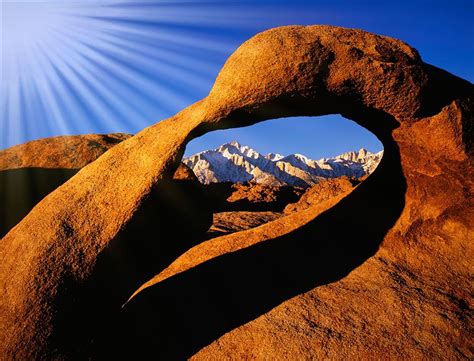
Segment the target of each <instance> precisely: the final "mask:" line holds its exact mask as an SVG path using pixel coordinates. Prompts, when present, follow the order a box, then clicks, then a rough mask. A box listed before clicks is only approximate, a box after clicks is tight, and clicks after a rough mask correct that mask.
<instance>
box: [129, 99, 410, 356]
mask: <svg viewBox="0 0 474 361" xmlns="http://www.w3.org/2000/svg"><path fill="white" fill-rule="evenodd" d="M270 108H271V107H270ZM259 109H260V111H259V112H257V113H253V116H251V117H249V116H248V115H249V114H250V113H247V112H239V114H238V116H237V115H235V114H231V115H230V116H228V117H227V118H226V119H225V120H224V121H222V122H220V123H219V125H218V126H217V127H216V125H215V124H211V126H209V125H208V124H207V125H203V126H201V127H199V128H198V129H197V130H196V132H195V133H194V134H192V135H191V136H190V137H189V139H192V138H195V137H197V136H199V135H202V134H204V133H206V132H208V131H211V130H214V129H215V128H219V129H225V128H231V127H235V126H236V124H239V127H240V126H248V125H252V124H255V123H257V122H260V121H264V120H267V119H269V118H270V117H271V114H270V113H268V112H266V111H263V112H262V107H260V108H259ZM342 109H346V108H342ZM356 109H357V108H355V107H354V108H350V109H349V110H350V111H341V112H340V114H341V115H342V116H344V117H345V118H347V119H349V120H352V121H355V122H356V123H357V124H358V125H360V126H362V127H364V128H366V129H367V130H369V131H371V132H372V133H373V134H375V135H376V137H377V138H378V139H379V140H380V142H381V143H382V144H383V147H384V154H383V157H382V160H381V162H380V164H379V165H378V166H377V168H376V169H375V171H374V172H373V173H372V174H371V175H370V176H369V177H368V178H367V179H366V180H365V181H364V182H362V183H361V184H360V185H358V186H357V187H356V188H355V189H353V190H352V191H351V192H349V193H348V194H347V195H343V196H342V197H341V198H337V199H336V201H335V202H333V203H332V204H330V206H328V207H327V208H326V209H323V210H320V211H319V212H315V213H312V212H308V211H305V210H304V211H298V212H296V213H295V214H294V215H293V216H292V215H289V216H286V217H282V218H280V219H277V220H275V221H273V222H269V223H268V224H266V225H263V226H260V227H256V228H254V229H251V230H248V231H245V232H236V233H235V234H233V235H227V236H225V237H216V238H211V239H210V240H209V241H207V242H205V243H203V245H204V246H203V247H202V248H201V249H202V251H201V252H199V251H198V252H194V253H193V252H192V251H193V249H196V248H193V249H191V250H190V255H189V257H188V258H189V259H192V262H191V263H192V266H189V268H185V269H182V270H179V271H175V272H174V273H173V274H171V275H169V276H167V278H165V279H160V278H159V277H158V279H157V280H156V281H154V280H153V279H152V280H150V281H149V282H148V283H147V286H146V288H142V289H140V290H139V291H138V292H136V293H135V294H134V295H133V297H132V298H131V299H130V301H129V302H128V303H127V306H126V318H127V320H129V322H130V324H133V325H134V332H135V331H136V333H135V334H134V335H132V339H131V340H130V339H127V341H128V342H132V343H133V344H134V343H135V342H136V344H137V345H143V344H146V345H153V347H154V349H156V347H157V345H165V344H166V350H163V352H162V355H163V356H165V357H166V356H170V357H171V356H176V355H178V357H183V358H187V357H191V356H192V355H194V354H195V353H196V352H198V351H199V350H200V349H202V348H203V347H205V346H207V345H209V344H210V343H211V342H213V341H214V340H216V339H218V338H219V337H220V336H222V335H223V334H225V333H227V332H229V331H231V330H233V329H235V328H237V327H239V326H242V325H244V324H245V323H247V322H249V321H251V320H253V319H255V318H257V317H259V316H261V315H263V314H265V313H266V312H268V311H270V310H271V309H272V308H274V307H275V306H277V305H279V304H281V303H282V302H284V301H286V300H289V299H290V298H292V297H294V296H296V295H300V294H302V293H304V292H307V291H309V290H312V289H314V288H316V287H318V286H322V285H328V284H331V283H333V282H336V281H338V280H341V279H342V278H344V277H346V276H347V275H348V274H349V273H350V272H351V271H353V270H354V269H355V268H357V267H358V266H360V265H361V264H362V263H364V262H365V261H366V260H367V259H368V258H369V257H371V256H373V255H374V254H375V252H376V251H377V250H378V248H379V246H380V244H381V242H382V241H383V240H384V238H385V236H386V234H387V232H388V231H389V230H390V229H391V228H392V227H393V225H394V224H395V222H396V221H397V220H398V218H399V216H400V214H401V212H402V210H403V207H404V194H405V192H406V181H405V177H404V174H403V171H402V167H401V161H400V152H399V148H398V145H397V143H396V142H395V141H394V139H393V138H392V130H393V129H395V128H397V127H398V122H397V121H396V120H395V119H394V118H393V117H391V116H390V115H388V114H386V113H384V112H381V111H377V110H367V109H362V108H358V111H356ZM280 110H281V109H280ZM302 113H303V114H302ZM308 113H309V112H308ZM329 113H331V112H329ZM280 114H281V112H280ZM290 114H291V115H295V114H299V115H305V116H308V115H311V116H315V115H321V114H305V113H304V112H301V108H300V109H298V111H288V112H287V114H286V115H290ZM244 115H246V116H247V117H244ZM242 119H251V120H250V121H247V122H246V123H245V124H242ZM183 153H184V152H183ZM295 222H300V223H298V224H297V226H295V227H294V228H291V226H292V225H293V224H296V223H295ZM282 227H283V228H285V227H286V229H287V230H288V231H287V232H281V229H282ZM239 242H240V243H241V244H242V246H241V247H240V246H237V247H236V246H235V245H236V244H238V243H239ZM198 247H199V246H198ZM216 249H217V250H218V251H217V252H216V251H215V250H216ZM219 252H220V253H219ZM185 256H186V254H185ZM200 257H201V258H200ZM193 262H194V263H193ZM203 289H205V290H206V292H205V293H203V292H202V290H203ZM188 295H198V296H196V297H192V298H191V299H190V298H189V297H188ZM160 310H167V311H169V312H166V313H165V314H164V313H163V312H160ZM173 310H179V311H176V312H173ZM155 317H156V318H155ZM150 320H155V321H156V322H155V321H152V322H150ZM175 325H186V326H185V327H176V326H175ZM128 336H130V334H128ZM144 340H146V341H145V342H144ZM178 340H179V341H178Z"/></svg>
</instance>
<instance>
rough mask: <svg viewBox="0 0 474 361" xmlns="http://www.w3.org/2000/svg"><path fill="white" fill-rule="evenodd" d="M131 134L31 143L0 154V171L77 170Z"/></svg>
mask: <svg viewBox="0 0 474 361" xmlns="http://www.w3.org/2000/svg"><path fill="white" fill-rule="evenodd" d="M130 137H131V134H124V133H113V134H85V135H65V136H59V137H51V138H44V139H38V140H32V141H30V142H27V143H24V144H19V145H15V146H13V147H10V148H7V149H4V150H1V151H0V170H6V169H17V168H48V169H49V168H63V169H80V168H82V167H84V166H85V165H87V164H89V163H91V162H93V161H94V160H96V159H97V158H99V157H100V156H101V155H102V154H103V153H104V152H106V151H107V150H109V149H110V148H112V147H113V146H115V145H117V144H118V143H120V142H122V141H124V140H125V139H128V138H130Z"/></svg>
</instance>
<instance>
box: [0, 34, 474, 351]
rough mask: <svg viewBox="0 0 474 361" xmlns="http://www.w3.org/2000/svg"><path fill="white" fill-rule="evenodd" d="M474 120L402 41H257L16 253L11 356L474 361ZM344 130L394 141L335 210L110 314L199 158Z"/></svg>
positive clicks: (218, 241) (131, 143) (23, 229)
mask: <svg viewBox="0 0 474 361" xmlns="http://www.w3.org/2000/svg"><path fill="white" fill-rule="evenodd" d="M472 109H473V86H472V84H470V83H469V82H466V81H464V80H462V79H459V78H457V77H455V76H453V75H451V74H448V73H446V72H444V71H442V70H440V69H437V68H435V67H433V66H431V65H428V64H425V63H424V62H423V61H422V60H421V58H420V56H419V55H418V53H417V52H416V50H414V49H413V48H411V47H410V46H408V45H407V44H405V43H403V42H401V41H398V40H395V39H391V38H388V37H383V36H377V35H374V34H370V33H367V32H364V31H360V30H351V29H344V28H338V27H330V26H308V27H300V26H290V27H283V28H277V29H272V30H269V31H266V32H264V33H261V34H258V35H257V36H255V37H253V38H252V39H250V40H249V41H247V42H245V43H244V44H243V45H242V46H241V47H240V48H239V49H237V50H236V52H235V53H234V54H232V56H231V57H230V58H229V59H228V60H227V62H226V63H225V65H224V67H223V69H222V71H221V72H220V74H219V76H218V77H217V79H216V82H215V84H214V87H213V88H212V90H211V92H210V94H209V95H208V96H207V97H206V98H205V99H203V100H201V101H200V102H197V103H196V104H194V105H192V106H191V107H189V108H187V109H185V110H183V111H182V112H180V113H178V114H177V115H175V116H173V117H171V118H170V119H167V120H164V121H161V122H159V123H157V124H156V125H154V126H152V127H150V128H147V129H145V130H143V131H142V132H140V133H138V134H137V135H135V136H134V137H132V138H130V139H128V140H126V141H124V142H122V143H120V144H118V145H117V146H115V147H113V148H112V149H110V150H109V151H107V152H106V153H104V155H103V156H101V157H100V158H98V159H97V160H96V161H95V162H93V163H91V164H89V165H87V166H86V167H84V168H83V169H82V170H81V171H79V172H78V173H77V174H76V175H75V176H74V177H73V178H71V179H70V180H69V181H68V182H66V183H65V184H63V185H62V186H61V187H59V188H58V189H57V190H55V191H54V192H52V193H51V194H49V195H48V196H47V197H45V198H44V199H43V200H42V201H41V202H40V203H39V204H38V205H37V206H36V207H35V208H34V209H33V210H32V211H31V212H30V213H29V214H28V216H27V217H25V218H24V219H23V220H22V221H21V222H20V223H19V224H18V225H17V226H16V227H15V228H13V229H12V230H11V231H10V232H9V233H8V234H7V235H6V236H5V237H4V238H3V239H2V241H1V242H0V258H1V259H2V260H3V261H2V262H1V263H0V284H1V287H2V290H3V297H2V299H1V301H0V325H1V330H0V350H1V353H2V355H4V356H5V358H14V357H16V358H21V359H32V358H68V357H71V358H72V355H74V357H80V356H85V357H90V355H93V356H94V355H96V356H98V357H100V356H102V357H104V358H105V357H107V356H109V357H110V356H111V353H113V352H117V353H118V356H121V357H125V356H126V355H133V356H135V357H137V356H140V355H141V354H142V353H143V355H148V356H149V355H150V354H155V355H157V357H162V358H183V357H191V356H194V357H195V358H196V359H200V358H202V359H205V358H207V359H209V358H212V359H221V358H231V357H232V358H239V357H245V358H275V359H284V358H304V357H310V358H386V357H389V358H399V359H402V358H430V359H436V358H438V359H441V358H445V359H462V358H467V359H472V358H473V357H474V355H473V353H472V349H473V348H472V346H473V345H472V319H471V317H472V316H471V315H472V313H471V310H472V298H471V294H470V290H471V282H470V279H471V276H472V262H471V260H472V255H473V252H472V240H473V229H474V224H473V223H474V221H473V220H474V211H473V210H474V207H473V204H472V203H473V199H474V197H472V190H473V179H474V172H473V169H474V167H473V155H474V154H473V153H474V152H473V147H472V145H473V143H472V139H474V136H473V135H474V134H473V129H474V128H473V126H472V124H473V112H472ZM328 113H340V114H342V115H343V116H345V117H347V118H349V119H352V120H354V121H355V122H357V123H358V124H360V125H361V126H363V127H365V128H367V129H368V130H370V131H372V132H373V133H374V134H375V135H376V136H377V137H378V138H379V139H380V140H381V141H382V143H383V145H384V157H383V159H382V162H381V163H380V165H379V166H378V167H377V169H376V170H375V172H374V173H373V174H372V175H371V176H370V177H369V178H368V179H367V180H366V181H365V182H363V183H362V184H361V185H360V186H358V187H357V188H355V189H354V191H352V192H351V193H350V194H349V195H348V196H346V197H341V198H340V199H338V198H336V199H332V200H329V201H328V202H332V203H331V204H330V205H328V204H325V205H324V206H323V205H320V207H322V208H321V209H319V211H318V210H316V209H314V208H315V207H310V208H308V209H306V210H303V211H300V212H296V213H292V214H289V215H288V216H287V217H283V218H280V219H277V220H276V221H274V222H270V223H267V224H265V225H262V226H260V227H257V228H253V229H251V230H247V231H243V232H237V233H234V234H231V235H227V236H223V237H218V238H215V239H212V240H209V241H207V242H204V243H202V244H201V245H199V246H197V247H198V250H196V248H193V249H191V250H190V251H189V252H192V253H193V254H194V255H195V257H194V258H192V259H191V261H192V262H191V263H189V265H190V267H191V268H186V267H183V265H182V264H181V262H183V264H184V263H185V261H184V260H183V258H181V257H184V258H186V259H188V260H189V258H188V254H186V253H185V254H184V255H182V256H181V257H180V258H179V259H178V260H176V262H175V264H174V265H172V266H170V267H169V271H167V274H166V275H164V276H163V275H160V274H159V272H157V273H158V276H157V278H153V279H152V280H151V281H150V282H149V283H147V284H146V287H145V286H144V287H142V288H141V289H140V291H139V292H136V293H135V295H134V296H133V298H132V299H131V300H130V301H128V303H127V304H126V305H125V306H124V307H123V309H122V311H121V312H119V313H118V314H115V315H114V317H105V314H107V313H110V312H111V310H116V309H117V308H120V304H121V302H122V301H123V299H124V298H126V297H127V296H128V295H130V294H132V293H133V291H132V290H131V289H132V286H133V284H135V283H136V282H131V283H129V282H126V280H128V277H130V268H129V267H124V265H126V264H127V263H121V262H119V260H120V259H121V258H120V256H121V255H123V254H124V253H123V250H124V249H127V248H128V246H129V244H128V243H127V242H126V241H125V240H124V238H123V237H121V233H122V232H124V231H125V230H126V228H127V227H128V225H129V224H130V223H131V222H133V218H134V215H135V214H136V213H137V212H139V211H140V208H141V207H142V205H143V203H144V200H145V199H146V198H147V195H148V194H150V191H151V189H152V188H153V187H157V186H160V185H161V184H163V183H164V182H166V180H169V179H170V178H171V177H170V175H171V174H173V172H174V170H175V169H176V168H177V166H178V164H179V162H180V159H181V157H182V154H183V150H184V146H185V144H186V142H188V141H189V140H191V139H192V138H194V137H196V136H199V135H202V134H204V133H206V132H208V131H211V130H214V129H222V128H229V127H238V126H246V125H250V124H253V123H256V122H259V121H263V120H265V119H271V118H275V117H285V116H297V115H306V116H307V115H313V116H317V115H322V114H328ZM328 207H329V208H328ZM159 226H160V227H162V228H163V229H166V228H167V226H168V225H167V224H160V225H159ZM32 240H34V241H33V242H32ZM169 242H172V240H171V239H165V238H160V239H158V240H154V241H150V240H147V241H144V242H139V243H138V244H135V248H134V250H135V254H136V255H137V256H143V254H146V252H148V247H149V246H150V245H151V244H153V245H158V244H159V245H165V244H168V243H169ZM167 252H168V250H167V249H162V250H161V251H158V252H156V253H154V255H155V256H157V255H162V256H163V257H167V258H168V259H169V258H173V257H174V258H176V257H175V256H174V255H173V254H171V256H170V255H169V254H167ZM171 253H172V252H171ZM146 260H147V261H150V259H146ZM158 263H159V262H158ZM176 263H179V264H176ZM137 264H140V263H137ZM161 264H163V263H161ZM157 268H160V267H157ZM148 273H150V272H145V273H141V272H138V273H137V276H136V277H135V281H139V280H141V279H143V278H145V277H146V275H147V274H148ZM91 310H93V311H94V312H93V313H92V315H93V317H91V316H90V312H91ZM98 315H99V317H97V316H98ZM71 325H74V326H75V327H74V328H72V327H71Z"/></svg>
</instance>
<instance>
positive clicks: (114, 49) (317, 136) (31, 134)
mask: <svg viewBox="0 0 474 361" xmlns="http://www.w3.org/2000/svg"><path fill="white" fill-rule="evenodd" d="M1 11H2V14H1V16H2V28H1V30H2V37H1V48H2V56H1V68H2V74H1V76H2V79H1V85H0V86H1V103H0V105H1V108H0V116H1V124H0V129H1V134H0V148H2V149H3V148H6V147H8V146H11V145H14V144H18V143H22V142H25V141H27V140H32V139H37V138H42V137H47V136H53V135H62V134H83V133H108V132H131V133H135V132H137V131H139V130H140V129H142V128H144V127H146V126H148V125H151V124H153V123H155V122H157V121H160V120H161V119H164V118H167V117H169V116H171V115H173V114H174V113H176V112H177V111H179V110H180V109H182V108H184V107H186V106H187V105H190V104H192V103H193V102H195V101H197V100H199V99H201V98H203V97H205V96H206V95H207V93H208V91H209V90H210V88H211V86H212V84H213V82H214V79H215V77H216V76H217V73H218V71H219V70H220V68H221V67H222V65H223V63H224V62H225V60H226V58H227V57H228V56H229V55H230V54H231V53H232V52H233V51H234V50H235V49H236V48H237V47H238V46H239V45H240V44H241V43H242V42H243V41H245V40H246V39H248V38H249V37H251V36H252V35H254V34H256V33H258V32H260V31H263V30H265V29H268V28H271V27H275V26H281V25H289V24H301V25H308V24H330V25H338V26H345V27H352V28H361V29H364V30H367V31H371V32H374V33H378V34H383V35H388V36H392V37H395V38H399V39H402V40H404V41H406V42H408V43H409V44H410V45H412V46H414V47H415V48H417V49H418V51H419V52H420V54H421V56H422V58H423V59H424V61H425V62H427V63H431V64H433V65H436V66H438V67H441V68H443V69H445V70H447V71H449V72H451V73H453V74H455V75H458V76H460V77H462V78H464V79H467V80H469V81H471V82H472V81H473V79H474V65H473V64H474V42H473V40H472V39H474V30H473V26H472V24H471V23H472V19H473V18H474V2H473V1H471V0H469V1H460V0H454V1H416V0H412V1H404V0H402V1H396V2H387V1H357V0H354V1H337V0H336V1H335V0H332V1H318V0H314V1H297V0H296V1H295V0H293V1H276V0H260V1H230V0H229V1H212V2H205V1H134V2H124V1H92V0H89V1H48V2H45V1H33V2H32V1H29V2H24V1H13V2H11V1H10V2H9V1H4V2H2V8H1ZM233 139H236V140H239V141H240V142H241V143H244V144H248V145H250V146H253V147H254V148H255V149H257V150H259V151H261V152H264V153H265V152H270V151H274V152H279V153H283V154H289V153H294V152H299V153H303V154H306V155H308V156H310V157H313V158H319V157H322V156H330V155H335V154H338V153H341V152H344V151H347V150H351V149H358V148H360V147H366V148H368V149H370V150H374V151H375V150H379V149H381V145H380V144H379V143H378V141H377V140H376V139H375V137H374V136H373V135H371V134H370V133H369V132H367V131H366V130H365V129H362V128H361V127H359V126H357V125H356V124H354V123H352V122H350V121H348V120H345V119H342V118H341V117H339V116H327V117H319V118H311V119H307V118H292V119H279V120H272V121H267V122H264V123H261V124H258V125H254V126H252V127H248V128H239V129H235V130H228V131H217V132H213V133H210V134H208V135H205V136H203V137H201V138H199V139H196V140H194V141H193V142H191V143H190V144H189V146H188V148H187V154H191V153H194V152H197V151H200V150H204V149H207V148H214V147H216V146H218V145H220V144H222V143H224V142H227V141H230V140H233Z"/></svg>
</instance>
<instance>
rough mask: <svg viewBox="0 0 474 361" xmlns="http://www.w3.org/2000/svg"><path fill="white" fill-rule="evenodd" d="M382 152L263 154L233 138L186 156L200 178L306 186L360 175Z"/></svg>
mask: <svg viewBox="0 0 474 361" xmlns="http://www.w3.org/2000/svg"><path fill="white" fill-rule="evenodd" d="M382 155H383V151H380V152H378V153H371V152H369V151H367V150H365V149H361V150H359V151H358V152H348V153H344V154H341V155H338V156H336V157H333V158H322V159H320V160H313V159H309V158H308V157H306V156H304V155H302V154H291V155H288V156H286V157H285V156H283V155H281V154H274V153H269V154H267V155H262V154H260V153H259V152H257V151H255V150H254V149H252V148H250V147H248V146H245V145H240V144H239V143H238V142H236V141H233V142H230V143H227V144H223V145H221V146H220V147H219V148H217V149H214V150H206V151H204V152H200V153H197V154H194V155H192V156H190V157H188V158H185V159H184V160H183V162H184V163H185V164H186V165H187V166H188V167H190V168H191V169H192V170H193V171H194V173H195V174H196V176H197V177H198V179H199V181H200V182H201V183H204V184H209V183H218V182H232V183H245V182H250V181H253V182H256V183H264V184H269V185H285V184H287V185H292V186H300V187H307V186H310V185H313V184H315V183H317V182H318V181H320V180H321V179H323V178H336V177H341V176H348V177H353V178H360V177H363V176H365V175H367V174H370V173H371V172H373V171H374V170H375V168H376V167H377V165H378V164H379V162H380V160H381V159H382Z"/></svg>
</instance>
